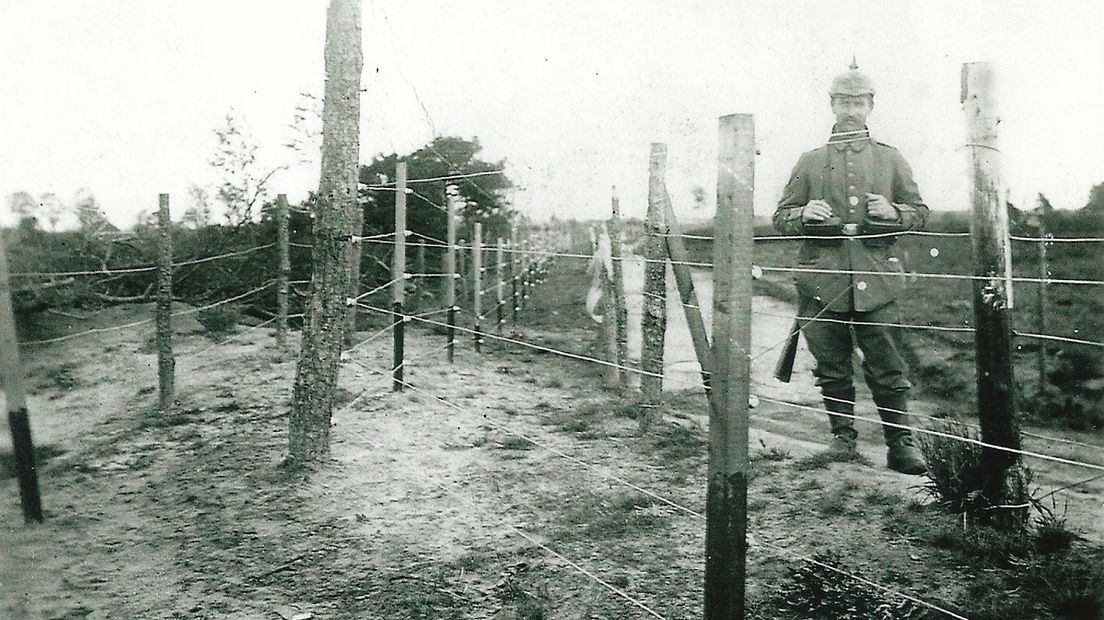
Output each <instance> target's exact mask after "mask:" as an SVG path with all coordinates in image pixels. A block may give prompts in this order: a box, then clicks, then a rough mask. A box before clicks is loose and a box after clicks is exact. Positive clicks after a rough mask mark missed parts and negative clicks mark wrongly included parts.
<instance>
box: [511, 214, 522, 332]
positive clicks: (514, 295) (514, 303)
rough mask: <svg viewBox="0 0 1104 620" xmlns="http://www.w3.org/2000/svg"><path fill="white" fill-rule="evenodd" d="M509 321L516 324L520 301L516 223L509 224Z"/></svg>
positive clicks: (519, 254)
mask: <svg viewBox="0 0 1104 620" xmlns="http://www.w3.org/2000/svg"><path fill="white" fill-rule="evenodd" d="M510 249H511V250H513V252H511V253H510V319H511V320H513V322H514V324H515V325H516V324H517V318H518V311H519V310H521V306H520V303H521V299H520V298H519V297H518V278H519V277H521V269H520V267H521V256H522V255H521V253H520V252H519V251H518V250H519V249H520V248H519V246H518V229H517V221H516V220H515V221H512V222H510Z"/></svg>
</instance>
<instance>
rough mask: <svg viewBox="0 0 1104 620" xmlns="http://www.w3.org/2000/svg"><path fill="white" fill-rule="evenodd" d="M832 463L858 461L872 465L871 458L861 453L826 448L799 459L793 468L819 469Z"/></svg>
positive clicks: (799, 469) (803, 469)
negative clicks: (848, 452)
mask: <svg viewBox="0 0 1104 620" xmlns="http://www.w3.org/2000/svg"><path fill="white" fill-rule="evenodd" d="M832 463H858V464H859V465H870V459H868V458H866V457H865V456H863V455H861V454H859V453H854V454H847V453H845V452H836V451H833V450H824V451H822V452H816V453H814V454H810V455H808V456H803V457H801V458H799V459H797V460H796V461H794V463H793V468H794V469H796V470H798V471H813V470H817V469H828V466H829V465H831V464H832Z"/></svg>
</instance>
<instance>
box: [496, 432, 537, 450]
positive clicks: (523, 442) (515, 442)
mask: <svg viewBox="0 0 1104 620" xmlns="http://www.w3.org/2000/svg"><path fill="white" fill-rule="evenodd" d="M494 447H495V448H498V449H499V450H532V449H533V442H531V441H529V440H528V439H524V438H521V437H517V436H514V435H511V436H509V437H507V438H505V439H503V440H501V441H496V442H495V444H494Z"/></svg>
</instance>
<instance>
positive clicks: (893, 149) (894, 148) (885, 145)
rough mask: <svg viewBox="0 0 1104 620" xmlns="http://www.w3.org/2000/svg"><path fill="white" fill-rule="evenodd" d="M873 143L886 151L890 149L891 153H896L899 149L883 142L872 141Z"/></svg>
mask: <svg viewBox="0 0 1104 620" xmlns="http://www.w3.org/2000/svg"><path fill="white" fill-rule="evenodd" d="M871 142H873V143H874V144H875V145H876V146H880V147H882V148H884V149H889V150H890V151H896V150H897V147H895V146H893V145H892V144H886V143H885V142H882V141H881V140H871Z"/></svg>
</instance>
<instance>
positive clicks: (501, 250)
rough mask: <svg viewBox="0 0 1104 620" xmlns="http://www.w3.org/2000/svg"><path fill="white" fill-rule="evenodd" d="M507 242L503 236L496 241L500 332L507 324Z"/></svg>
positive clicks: (496, 310) (497, 313)
mask: <svg viewBox="0 0 1104 620" xmlns="http://www.w3.org/2000/svg"><path fill="white" fill-rule="evenodd" d="M505 243H506V242H505V241H503V239H502V237H499V238H498V241H497V242H496V243H495V321H496V322H495V328H496V330H497V331H498V333H500V334H501V333H502V330H503V327H504V326H505V324H506V285H505V281H504V280H503V278H504V277H505V269H506V266H505V265H504V264H503V262H504V261H505V260H506V251H505V250H506V247H505Z"/></svg>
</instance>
